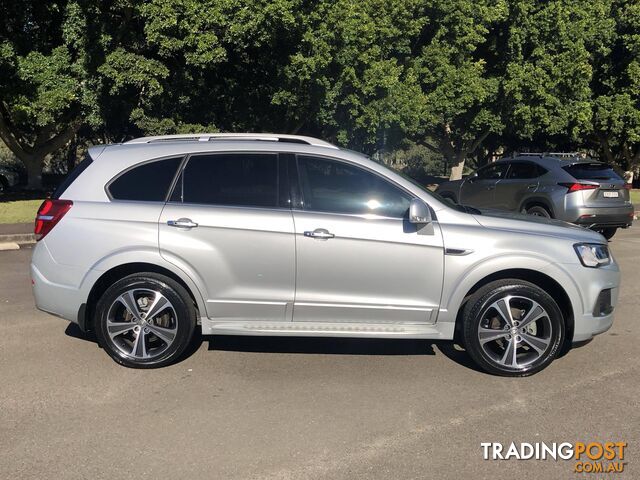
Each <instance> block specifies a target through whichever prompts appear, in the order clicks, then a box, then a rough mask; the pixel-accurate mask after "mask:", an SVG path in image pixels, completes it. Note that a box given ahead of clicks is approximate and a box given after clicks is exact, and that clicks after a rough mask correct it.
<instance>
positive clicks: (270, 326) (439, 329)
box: [201, 318, 454, 340]
mask: <svg viewBox="0 0 640 480" xmlns="http://www.w3.org/2000/svg"><path fill="white" fill-rule="evenodd" d="M201 322H202V334H203V335H256V336H290V337H360V338H425V339H434V340H452V339H453V331H454V324H453V323H448V322H442V323H439V324H433V325H411V324H396V325H389V324H386V325H381V324H379V323H378V324H367V323H311V322H300V323H295V322H260V321H251V322H250V321H246V322H243V321H237V322H221V321H216V320H212V319H210V318H202V319H201Z"/></svg>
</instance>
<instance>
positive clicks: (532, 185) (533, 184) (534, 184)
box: [527, 183, 538, 190]
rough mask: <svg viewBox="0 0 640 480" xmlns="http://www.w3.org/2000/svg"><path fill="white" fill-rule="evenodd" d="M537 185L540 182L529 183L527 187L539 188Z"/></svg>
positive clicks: (531, 188)
mask: <svg viewBox="0 0 640 480" xmlns="http://www.w3.org/2000/svg"><path fill="white" fill-rule="evenodd" d="M537 187H538V184H537V183H532V184H531V185H527V188H528V189H529V190H533V189H534V188H537Z"/></svg>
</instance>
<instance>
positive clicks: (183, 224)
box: [167, 218, 198, 228]
mask: <svg viewBox="0 0 640 480" xmlns="http://www.w3.org/2000/svg"><path fill="white" fill-rule="evenodd" d="M167 225H169V226H170V227H178V228H195V227H197V226H198V224H197V223H196V222H192V221H191V219H190V218H179V219H178V220H167Z"/></svg>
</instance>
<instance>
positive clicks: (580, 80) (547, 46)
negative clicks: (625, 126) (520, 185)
mask: <svg viewBox="0 0 640 480" xmlns="http://www.w3.org/2000/svg"><path fill="white" fill-rule="evenodd" d="M610 3H611V2H610V1H609V0H588V1H572V0H555V1H551V2H538V1H535V0H513V1H512V3H511V10H510V14H509V19H508V25H509V27H508V39H507V45H506V46H507V48H506V57H507V58H506V60H507V62H508V63H507V68H506V72H505V81H504V84H505V90H504V91H505V106H506V108H505V115H506V118H507V119H508V122H506V123H507V125H508V129H507V131H506V132H505V139H506V141H507V143H508V144H509V145H511V146H525V147H530V148H534V149H537V150H553V149H565V150H570V149H575V148H579V147H582V146H584V145H585V144H586V143H587V141H588V138H589V136H590V134H591V129H592V116H593V112H594V105H593V96H592V81H593V75H594V64H595V62H597V59H598V58H599V57H600V56H602V55H603V54H605V53H606V51H607V49H608V48H609V47H608V45H609V44H610V43H611V39H612V33H613V30H614V20H613V19H612V17H611V12H610Z"/></svg>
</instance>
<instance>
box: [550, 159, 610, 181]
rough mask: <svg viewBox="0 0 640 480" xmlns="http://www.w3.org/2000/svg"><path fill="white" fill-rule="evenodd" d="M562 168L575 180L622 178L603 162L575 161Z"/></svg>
mask: <svg viewBox="0 0 640 480" xmlns="http://www.w3.org/2000/svg"><path fill="white" fill-rule="evenodd" d="M562 168H563V169H564V170H565V171H567V172H568V173H569V174H570V175H571V176H572V177H573V178H575V179H577V180H622V177H621V176H620V175H618V174H617V173H616V172H615V171H614V170H613V168H612V167H610V166H609V165H606V164H604V163H576V164H574V165H567V166H566V167H562Z"/></svg>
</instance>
